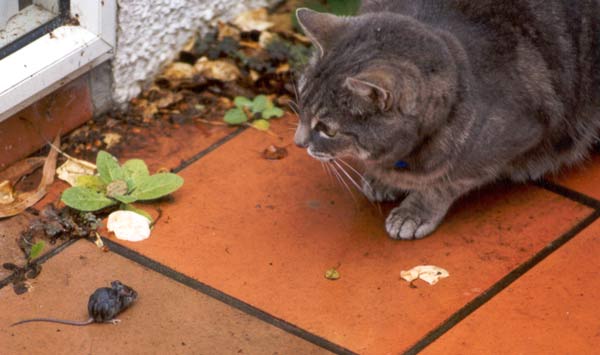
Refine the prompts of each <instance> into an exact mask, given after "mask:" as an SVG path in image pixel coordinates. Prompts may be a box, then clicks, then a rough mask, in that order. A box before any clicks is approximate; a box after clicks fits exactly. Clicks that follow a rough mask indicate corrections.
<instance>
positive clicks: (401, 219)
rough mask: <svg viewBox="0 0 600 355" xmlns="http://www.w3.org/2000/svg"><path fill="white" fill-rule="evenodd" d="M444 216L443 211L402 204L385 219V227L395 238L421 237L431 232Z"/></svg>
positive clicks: (409, 238)
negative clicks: (439, 212) (440, 212)
mask: <svg viewBox="0 0 600 355" xmlns="http://www.w3.org/2000/svg"><path fill="white" fill-rule="evenodd" d="M443 218H444V214H443V213H442V214H436V213H431V212H430V211H424V210H421V209H416V208H407V207H404V206H402V205H401V206H399V207H396V208H394V209H393V210H392V211H391V212H390V214H389V215H388V217H387V219H386V221H385V229H386V230H387V232H388V234H389V235H390V237H391V238H393V239H404V240H411V239H421V238H424V237H426V236H428V235H429V234H431V233H432V232H433V231H434V230H435V229H436V228H437V226H438V225H439V224H440V222H441V221H442V219H443Z"/></svg>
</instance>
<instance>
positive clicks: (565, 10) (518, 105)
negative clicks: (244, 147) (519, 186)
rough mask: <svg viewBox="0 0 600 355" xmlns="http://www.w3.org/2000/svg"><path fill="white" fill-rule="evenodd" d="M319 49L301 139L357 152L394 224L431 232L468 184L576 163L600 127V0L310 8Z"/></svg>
mask: <svg viewBox="0 0 600 355" xmlns="http://www.w3.org/2000/svg"><path fill="white" fill-rule="evenodd" d="M297 17H298V20H299V22H300V24H301V26H302V27H303V29H304V30H305V33H306V34H307V35H308V36H309V37H310V38H311V40H312V41H313V43H314V44H315V46H316V48H317V51H316V54H315V56H314V58H312V61H311V62H310V64H309V65H308V66H307V68H306V69H305V71H304V73H303V75H302V77H301V78H300V79H299V82H298V90H299V98H298V99H299V103H298V104H299V108H300V123H299V126H298V129H297V131H296V135H295V142H296V144H297V145H298V146H300V147H304V148H308V154H310V155H311V156H313V157H314V158H316V159H319V160H321V161H327V162H330V161H334V160H335V159H336V158H340V157H352V158H354V159H356V160H359V161H361V162H362V164H363V165H364V168H365V181H364V183H363V192H364V193H365V195H366V196H367V197H368V198H369V199H370V200H372V201H389V200H396V199H399V198H400V197H402V196H403V195H404V194H406V193H408V194H407V196H406V198H404V199H403V200H402V202H401V203H400V204H399V206H398V207H396V208H395V209H394V210H392V211H391V213H390V214H389V216H388V217H387V220H386V224H385V226H386V229H387V232H388V233H389V235H390V236H391V237H392V238H395V239H415V238H423V237H425V236H427V235H428V234H430V233H431V232H433V231H434V230H435V229H436V227H437V226H438V225H439V224H440V222H441V221H442V219H443V218H444V216H445V214H446V212H447V211H448V208H449V207H450V206H451V205H452V203H453V202H454V201H455V200H456V199H457V198H459V197H460V196H462V195H464V194H465V193H467V192H468V191H469V190H472V189H474V188H477V187H479V186H482V185H484V184H486V183H489V182H492V181H494V180H497V179H500V178H509V179H512V180H514V181H519V182H522V181H526V180H528V179H538V178H540V177H542V176H543V175H544V174H547V173H551V172H556V171H557V170H558V169H559V167H561V166H564V165H570V164H574V163H576V162H578V161H580V160H582V159H583V158H585V157H586V154H587V152H588V150H589V148H590V146H591V145H592V143H593V142H594V140H595V139H597V137H598V132H599V130H600V0H543V1H542V0H509V1H500V0H498V1H494V0H420V1H418V0H363V4H362V8H361V10H360V14H359V15H358V16H356V17H336V16H334V15H330V14H322V13H317V12H314V11H311V10H308V9H299V10H298V12H297Z"/></svg>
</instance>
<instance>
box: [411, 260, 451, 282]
mask: <svg viewBox="0 0 600 355" xmlns="http://www.w3.org/2000/svg"><path fill="white" fill-rule="evenodd" d="M448 276H450V274H449V273H448V271H446V270H444V269H442V268H441V267H438V266H434V265H419V266H415V267H413V268H412V269H410V270H408V271H404V270H403V271H401V272H400V277H401V278H403V279H404V280H405V281H407V282H412V281H414V280H416V279H421V280H423V281H425V282H427V283H428V284H430V285H435V284H436V283H437V282H438V281H439V280H440V279H443V278H446V277H448Z"/></svg>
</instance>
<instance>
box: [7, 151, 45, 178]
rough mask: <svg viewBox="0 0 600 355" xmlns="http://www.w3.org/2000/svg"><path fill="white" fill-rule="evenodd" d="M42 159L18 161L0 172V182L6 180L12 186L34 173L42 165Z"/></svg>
mask: <svg viewBox="0 0 600 355" xmlns="http://www.w3.org/2000/svg"><path fill="white" fill-rule="evenodd" d="M44 160H45V158H44V157H35V158H27V159H23V160H20V161H18V162H16V163H14V164H13V165H11V166H9V167H8V168H6V169H5V170H3V171H1V172H0V181H4V180H8V181H10V183H11V184H12V185H14V184H16V183H17V181H18V180H19V179H20V178H21V177H23V176H25V175H28V174H31V173H32V172H34V171H35V170H36V169H37V168H39V167H40V166H42V165H43V164H44Z"/></svg>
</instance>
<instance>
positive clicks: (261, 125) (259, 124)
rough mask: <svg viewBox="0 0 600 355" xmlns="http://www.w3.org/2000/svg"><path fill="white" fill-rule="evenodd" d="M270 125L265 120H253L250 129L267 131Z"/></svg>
mask: <svg viewBox="0 0 600 355" xmlns="http://www.w3.org/2000/svg"><path fill="white" fill-rule="evenodd" d="M270 126H271V124H270V123H269V121H267V120H254V121H253V122H252V127H254V128H256V129H258V130H259V131H268V130H269V127H270Z"/></svg>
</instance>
